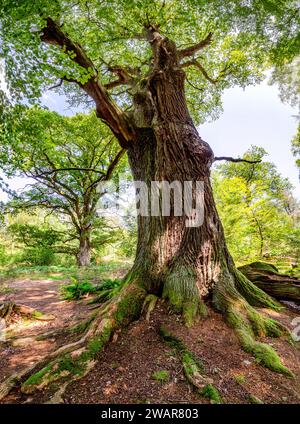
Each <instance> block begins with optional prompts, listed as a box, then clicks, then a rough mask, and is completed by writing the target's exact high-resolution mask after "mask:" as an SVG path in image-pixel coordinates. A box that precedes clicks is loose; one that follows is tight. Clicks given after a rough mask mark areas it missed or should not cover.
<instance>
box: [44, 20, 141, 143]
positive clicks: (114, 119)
mask: <svg viewBox="0 0 300 424" xmlns="http://www.w3.org/2000/svg"><path fill="white" fill-rule="evenodd" d="M41 40H42V41H43V42H45V43H48V44H52V45H56V46H58V47H60V48H61V49H63V50H64V51H65V52H66V53H67V54H70V53H71V55H70V57H71V60H72V61H73V62H74V63H76V64H78V65H79V66H81V67H82V68H84V69H85V70H86V71H87V75H89V79H88V80H87V82H85V83H82V82H80V81H76V83H77V84H78V85H79V86H80V87H81V88H82V89H83V90H84V91H85V92H86V93H87V94H88V95H89V96H90V97H92V99H93V100H94V101H95V104H96V112H97V116H98V117H99V118H100V119H102V120H103V121H105V122H106V123H107V125H108V126H109V127H110V129H111V130H112V132H113V133H114V135H115V136H116V137H117V139H118V141H119V143H120V145H121V146H122V147H127V146H128V142H130V141H131V140H133V139H134V138H135V131H134V128H133V125H132V123H131V121H130V120H129V118H128V116H127V115H126V114H125V113H124V112H123V111H122V110H121V109H120V108H119V107H118V106H117V105H116V104H115V103H114V102H113V101H112V100H111V98H110V97H109V95H108V93H107V91H106V89H105V87H104V86H103V85H102V84H101V82H100V81H99V76H98V71H97V69H96V68H95V66H94V64H93V62H92V61H91V59H90V58H89V57H88V56H87V55H86V53H85V51H84V50H83V48H82V47H81V46H80V44H79V43H75V42H73V41H72V40H71V39H70V38H69V36H68V34H66V33H64V32H63V31H62V30H61V27H60V26H59V25H58V24H57V23H56V22H55V21H54V20H53V19H52V18H50V17H48V18H47V20H46V26H45V27H44V28H43V33H42V35H41Z"/></svg>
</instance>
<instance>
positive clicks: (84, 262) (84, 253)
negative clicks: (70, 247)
mask: <svg viewBox="0 0 300 424" xmlns="http://www.w3.org/2000/svg"><path fill="white" fill-rule="evenodd" d="M90 237H91V236H90V233H89V232H88V231H82V232H81V233H80V237H79V250H78V253H77V265H78V266H79V267H84V266H89V265H90V263H91V240H90Z"/></svg>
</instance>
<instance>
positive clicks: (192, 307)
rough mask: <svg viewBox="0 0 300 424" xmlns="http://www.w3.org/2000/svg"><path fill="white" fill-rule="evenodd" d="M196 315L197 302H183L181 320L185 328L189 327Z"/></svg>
mask: <svg viewBox="0 0 300 424" xmlns="http://www.w3.org/2000/svg"><path fill="white" fill-rule="evenodd" d="M197 315H198V302H184V304H183V319H184V322H185V325H186V326H187V327H191V326H192V325H193V323H194V321H195V319H196V317H197Z"/></svg>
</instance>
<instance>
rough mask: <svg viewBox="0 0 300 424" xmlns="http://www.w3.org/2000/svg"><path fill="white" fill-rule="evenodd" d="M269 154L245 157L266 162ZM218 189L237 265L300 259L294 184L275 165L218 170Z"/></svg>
mask: <svg viewBox="0 0 300 424" xmlns="http://www.w3.org/2000/svg"><path fill="white" fill-rule="evenodd" d="M265 154H266V152H265V151H264V149H262V148H258V147H254V146H253V147H252V148H251V149H249V150H248V151H247V152H246V153H245V155H244V156H243V158H244V159H252V160H255V159H262V158H263V157H264V156H265ZM213 188H214V194H215V196H216V203H217V207H218V210H219V213H220V215H221V218H222V222H223V224H224V228H225V235H226V241H227V243H228V245H229V246H230V250H231V252H232V254H233V257H234V259H235V260H236V261H237V262H238V263H240V264H241V263H246V262H249V261H253V260H257V259H260V260H266V259H271V258H273V259H275V261H280V258H285V257H291V258H294V260H295V261H296V262H297V259H298V260H299V254H300V249H299V246H298V242H297V240H298V239H299V236H300V209H299V204H298V203H297V201H296V200H295V199H294V198H293V195H292V191H291V188H292V186H291V184H290V183H289V181H288V180H287V179H286V178H283V177H282V176H281V175H280V174H279V172H278V171H277V169H276V167H275V165H274V164H273V163H270V162H265V161H264V162H261V163H255V164H245V163H240V164H236V163H235V164H233V163H226V164H222V165H218V166H217V168H216V170H215V171H214V172H213Z"/></svg>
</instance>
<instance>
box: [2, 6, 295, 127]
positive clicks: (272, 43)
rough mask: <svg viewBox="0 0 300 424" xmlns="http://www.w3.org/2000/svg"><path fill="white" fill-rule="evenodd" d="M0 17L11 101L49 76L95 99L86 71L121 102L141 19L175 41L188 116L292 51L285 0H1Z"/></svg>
mask: <svg viewBox="0 0 300 424" xmlns="http://www.w3.org/2000/svg"><path fill="white" fill-rule="evenodd" d="M0 21H1V25H0V38H1V43H0V57H3V58H4V60H5V75H6V79H7V83H8V88H9V92H10V95H11V98H12V99H14V101H15V102H22V101H23V102H24V101H25V100H27V101H30V102H35V101H36V100H37V99H38V98H40V96H41V92H43V91H44V90H46V89H48V88H49V87H51V86H56V89H57V90H61V91H63V92H65V93H68V94H69V96H70V98H71V101H73V102H80V103H81V102H84V101H86V100H87V98H86V97H85V96H84V94H83V93H85V95H86V94H87V95H89V96H91V97H92V98H94V100H95V96H96V95H95V92H94V91H95V90H91V87H88V85H89V84H88V82H89V81H91V79H95V80H97V82H98V85H97V86H98V89H99V91H101V90H105V89H108V90H109V91H110V93H111V97H112V99H113V100H112V101H111V102H109V104H110V107H111V108H113V107H112V103H117V104H118V106H119V107H122V108H127V107H130V106H131V104H132V98H133V97H134V95H135V93H136V88H137V85H139V84H142V82H143V78H145V77H146V76H147V75H148V73H149V70H150V68H151V64H152V52H151V46H150V43H149V40H147V33H146V31H145V28H146V27H147V25H148V26H149V25H153V26H155V27H156V28H158V29H159V32H160V33H162V34H163V35H164V36H167V37H168V38H170V39H171V40H173V41H175V42H176V44H177V48H178V49H179V52H180V56H181V66H182V67H183V68H184V69H185V72H186V94H187V98H188V102H189V107H190V110H191V111H192V112H193V115H194V119H196V121H197V122H199V121H203V120H205V119H206V118H207V117H216V116H217V115H218V113H219V112H220V110H221V93H222V91H223V90H224V89H226V88H229V87H231V86H234V85H239V86H242V87H244V86H246V85H248V84H253V83H256V82H258V81H260V80H261V79H262V78H263V72H264V70H265V69H266V68H267V67H269V66H270V65H271V64H272V63H273V64H274V63H278V64H281V63H286V62H287V61H288V62H290V61H292V60H293V59H294V57H295V56H297V55H298V54H299V49H300V48H299V46H300V38H299V33H298V29H299V23H300V15H299V6H298V5H297V2H296V1H294V0H285V1H282V0H280V1H278V0H260V1H257V0H249V1H245V0H243V1H242V0H229V1H226V2H224V1H222V0H211V1H206V0H198V1H194V0H184V1H178V0H168V1H163V0H161V1H158V0H146V1H139V0H129V1H128V0H115V1H110V2H99V1H96V0H89V1H85V0H84V1H83V0H77V1H59V0H55V1H51V2H48V1H45V0H37V1H35V2H32V1H30V0H21V1H18V2H17V3H15V2H11V1H9V0H3V1H2V9H1V11H0ZM41 41H43V43H41ZM58 47H59V48H58ZM63 81H64V84H62V82H63ZM72 82H76V84H70V83H72ZM78 87H80V88H83V92H81V91H79V90H78ZM92 91H93V92H92ZM97 95H98V96H99V95H100V94H99V93H98V94H97ZM101 96H102V97H103V96H105V95H104V92H102V94H101ZM101 96H100V97H101ZM114 113H118V108H117V109H115V110H114ZM99 115H100V117H102V118H103V119H105V117H106V118H107V116H108V115H109V111H107V110H106V111H104V110H101V111H99Z"/></svg>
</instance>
